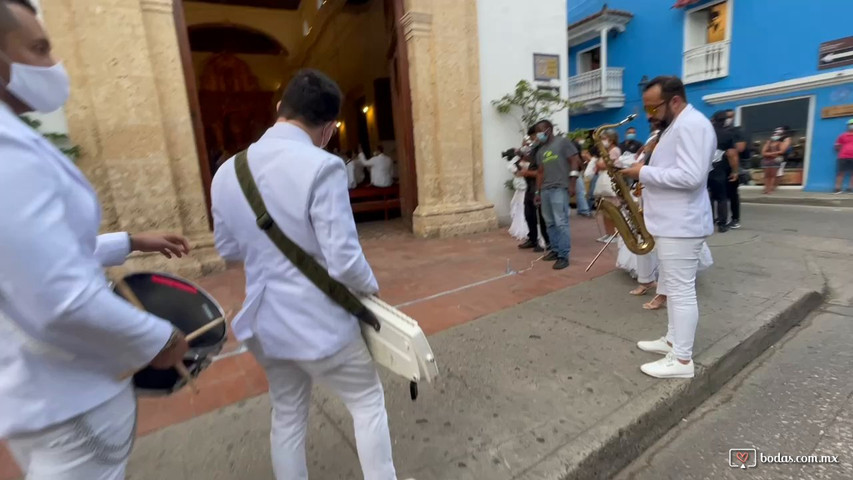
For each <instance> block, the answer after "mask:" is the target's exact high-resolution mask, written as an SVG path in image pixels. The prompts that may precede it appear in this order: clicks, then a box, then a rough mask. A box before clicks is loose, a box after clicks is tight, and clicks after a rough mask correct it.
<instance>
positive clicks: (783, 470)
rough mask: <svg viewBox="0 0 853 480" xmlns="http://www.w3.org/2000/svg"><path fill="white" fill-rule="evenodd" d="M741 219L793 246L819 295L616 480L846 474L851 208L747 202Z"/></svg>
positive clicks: (852, 454)
mask: <svg viewBox="0 0 853 480" xmlns="http://www.w3.org/2000/svg"><path fill="white" fill-rule="evenodd" d="M741 223H742V224H743V225H744V229H746V230H756V231H761V232H765V233H775V234H776V236H775V237H774V240H773V241H779V242H786V243H791V244H798V245H800V248H801V251H802V252H803V255H804V256H807V257H809V258H810V261H811V262H812V263H813V264H814V266H815V267H816V268H818V269H820V271H821V272H822V273H823V275H824V277H825V278H826V280H827V282H828V285H829V288H830V296H829V300H828V301H827V302H826V303H825V304H824V306H823V307H822V308H821V309H820V310H819V311H817V312H814V313H813V314H812V315H811V316H810V317H809V318H808V319H807V320H806V321H804V322H803V323H802V324H801V325H800V326H798V327H795V328H794V329H793V330H792V331H790V332H789V333H788V335H786V336H785V338H784V339H783V340H782V341H781V342H779V343H777V344H776V345H774V347H772V348H771V349H769V350H768V351H767V352H765V353H764V354H763V355H762V356H760V357H759V358H758V359H757V360H755V361H754V362H752V363H751V364H750V365H749V366H748V367H747V368H745V369H744V370H743V371H742V372H741V373H740V374H739V375H738V376H736V377H735V378H734V379H732V380H731V381H730V382H729V383H728V384H727V385H726V386H725V388H723V389H722V390H721V391H720V392H718V393H717V394H716V395H714V396H713V397H712V398H711V399H709V400H708V401H707V402H705V403H704V404H703V405H702V406H701V407H700V408H698V409H697V410H695V411H694V412H692V413H691V414H690V415H689V416H688V417H687V418H685V419H684V420H683V421H682V423H681V424H680V425H679V426H678V427H676V428H674V429H673V430H671V431H670V432H669V433H668V434H667V435H666V436H664V437H663V438H661V439H660V440H659V441H658V442H657V443H656V444H655V445H653V446H652V447H651V448H649V449H648V450H647V451H646V452H645V453H644V454H643V455H642V456H640V457H639V458H638V459H637V460H635V461H634V462H633V463H632V464H631V465H629V466H628V467H627V468H626V469H625V470H623V471H622V472H621V473H620V474H619V475H618V476H617V477H616V478H617V480H651V479H655V480H658V479H679V480H687V479H715V480H716V479H742V478H749V479H761V480H764V479H767V480H770V479H773V480H786V479H839V480H840V479H850V478H853V375H850V371H851V365H853V350H852V349H851V348H850V345H851V341H853V307H851V305H853V302H851V300H853V256H851V255H850V252H853V241H851V240H853V209H842V208H827V207H797V206H783V205H778V206H777V205H747V206H745V208H744V212H743V215H742V222H741ZM763 237H767V235H763ZM792 261H799V259H792ZM731 449H742V450H741V451H738V450H735V451H733V452H732V451H730V450H731ZM746 449H750V450H746ZM738 453H740V457H738ZM762 455H763V456H764V458H765V459H766V458H767V457H768V456H769V457H772V458H773V459H774V460H777V459H778V460H784V459H783V458H776V457H777V455H784V456H790V457H797V456H816V459H817V460H818V461H817V462H815V461H814V460H815V459H806V460H808V461H809V463H785V464H780V463H768V462H766V461H765V462H762ZM794 460H798V459H796V458H795V459H794ZM730 462H731V465H734V467H732V466H731V465H730ZM753 464H755V466H754V467H752V465H753ZM741 467H744V468H741ZM746 467H749V468H746Z"/></svg>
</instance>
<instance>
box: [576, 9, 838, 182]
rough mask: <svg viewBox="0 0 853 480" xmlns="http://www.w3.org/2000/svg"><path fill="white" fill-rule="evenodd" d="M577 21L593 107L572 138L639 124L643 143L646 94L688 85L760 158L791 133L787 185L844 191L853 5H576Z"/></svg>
mask: <svg viewBox="0 0 853 480" xmlns="http://www.w3.org/2000/svg"><path fill="white" fill-rule="evenodd" d="M568 20H569V27H568V38H569V75H570V77H569V97H570V98H571V99H572V100H573V101H577V102H582V103H583V107H582V108H579V109H575V110H574V111H573V112H572V113H571V118H570V125H571V129H572V130H576V129H586V128H594V127H596V126H598V125H601V124H604V123H614V122H617V121H619V120H621V119H623V118H625V117H626V116H627V115H628V114H631V113H638V114H640V117H639V118H638V120H635V121H634V122H633V126H635V127H636V128H637V130H638V133H639V136H640V137H641V138H640V140H644V139H645V138H646V136H647V135H648V133H649V128H648V124H647V123H646V122H645V121H644V120H643V119H644V118H645V114H644V112H643V109H642V101H641V91H642V87H643V85H644V84H645V83H646V82H647V81H648V80H649V79H651V78H653V77H655V76H657V75H664V74H666V75H678V76H679V77H681V78H682V80H684V82H685V84H686V86H687V97H688V101H689V102H690V103H692V104H693V106H695V107H697V108H698V109H700V110H701V111H702V112H703V113H705V114H706V115H708V116H709V117H710V116H711V114H712V113H713V112H715V111H717V110H723V109H733V110H735V112H736V120H735V121H736V124H738V125H740V126H741V127H742V129H743V130H744V133H745V134H746V136H747V138H748V140H749V144H750V145H751V146H752V145H755V144H756V142H758V143H757V144H758V145H759V147H758V148H759V150H760V145H761V144H763V142H764V141H765V140H766V139H767V138H768V137H769V136H770V133H771V131H772V130H773V128H774V127H776V126H783V125H784V126H788V127H789V128H790V129H791V131H792V132H793V143H794V145H795V146H796V147H795V149H794V152H793V153H792V154H791V157H790V158H789V159H788V162H787V168H786V170H787V173H786V175H785V178H784V180H783V182H782V184H783V185H802V186H803V187H804V189H805V190H809V191H832V190H833V188H834V179H835V168H836V162H835V159H836V153H835V149H834V143H835V139H836V137H837V136H838V135H839V134H840V133H841V132H843V131H844V129H845V122H846V121H847V120H848V119H849V118H850V117H853V37H851V36H850V35H853V1H851V0H786V1H784V2H783V1H779V0H678V1H676V0H641V1H640V0H606V2H605V0H573V1H570V2H569V11H568ZM624 130H625V128H624V127H623V128H622V130H621V131H620V135H621V134H622V133H624ZM753 179H754V180H756V182H758V183H760V181H761V180H760V179H761V173H760V170H757V169H756V170H755V171H754V173H753Z"/></svg>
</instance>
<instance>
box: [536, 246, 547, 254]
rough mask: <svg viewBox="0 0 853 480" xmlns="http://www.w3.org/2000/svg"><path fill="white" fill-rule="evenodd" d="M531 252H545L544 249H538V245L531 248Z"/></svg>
mask: <svg viewBox="0 0 853 480" xmlns="http://www.w3.org/2000/svg"><path fill="white" fill-rule="evenodd" d="M533 251H534V252H536V253H542V252H544V251H545V249H544V248H542V247H540V246H539V245H536V246H535V247H533Z"/></svg>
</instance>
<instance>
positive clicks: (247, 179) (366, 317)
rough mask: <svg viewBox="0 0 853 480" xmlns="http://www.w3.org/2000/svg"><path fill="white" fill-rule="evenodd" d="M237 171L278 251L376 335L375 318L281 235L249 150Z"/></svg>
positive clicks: (239, 157) (237, 164)
mask: <svg viewBox="0 0 853 480" xmlns="http://www.w3.org/2000/svg"><path fill="white" fill-rule="evenodd" d="M234 168H235V169H236V171H237V181H238V182H239V183H240V188H241V189H242V190H243V195H245V196H246V200H248V201H249V205H251V207H252V211H253V212H254V213H255V218H256V219H257V220H256V223H257V225H258V228H260V229H261V230H263V231H264V232H266V234H267V236H268V237H269V238H270V240H272V242H273V243H274V244H275V246H276V247H278V249H279V250H281V253H283V254H284V256H285V257H287V259H288V260H290V262H291V263H293V264H294V265H295V266H296V268H298V269H299V271H300V272H302V274H303V275H305V276H306V277H308V279H309V280H311V282H312V283H313V284H314V285H316V286H317V288H319V289H320V290H321V291H322V292H323V293H325V294H326V295H328V296H329V298H331V299H332V300H334V301H335V303H337V304H338V305H340V306H341V307H343V308H344V309H345V310H346V311H348V312H349V313H351V314H353V315H355V316H356V317H357V318H358V319H359V320H362V321H364V322H367V323H369V324H370V325H371V326H372V327H373V328H375V329H376V330H377V331H378V330H379V323H378V322H377V321H376V319H375V317H374V316H373V315H370V314H369V312H368V311H367V307H365V306H364V304H362V303H361V301H360V300H359V299H358V298H357V297H356V296H355V295H354V294H353V293H352V292H351V291H350V290H349V289H348V288H347V287H346V286H344V285H343V284H342V283H341V282H339V281H337V280H335V279H334V278H332V277H330V276H329V272H327V271H326V269H325V268H323V266H322V265H320V264H319V263H318V262H317V260H315V259H314V257H312V256H311V255H309V254H308V253H306V252H305V250H303V249H302V247H300V246H299V245H297V244H296V243H295V242H293V240H291V239H290V238H289V237H288V236H287V235H285V234H284V232H282V231H281V228H279V226H278V225H276V223H275V220H273V218H272V217H271V216H270V214H269V212H268V211H267V207H266V204H264V199H263V198H261V192H260V191H258V186H257V184H256V183H255V179H254V177H252V171H251V170H250V169H249V158H248V154H247V151H246V150H243V151H242V152H240V153H238V154H237V156H236V158H235V159H234Z"/></svg>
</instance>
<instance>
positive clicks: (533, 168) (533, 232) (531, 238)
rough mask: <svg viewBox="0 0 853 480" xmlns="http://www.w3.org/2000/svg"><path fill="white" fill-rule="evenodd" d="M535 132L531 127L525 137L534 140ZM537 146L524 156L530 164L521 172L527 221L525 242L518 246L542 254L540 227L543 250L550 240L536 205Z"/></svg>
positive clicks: (549, 247)
mask: <svg viewBox="0 0 853 480" xmlns="http://www.w3.org/2000/svg"><path fill="white" fill-rule="evenodd" d="M535 135H536V131H535V130H534V128H533V127H530V128H529V129H528V130H527V136H528V137H531V138H535ZM538 148H539V147H538V143H537V146H536V147H534V148H533V150H532V151H531V152H530V153H529V154H528V155H527V156H526V158H525V159H526V160H527V161H529V162H530V166H529V167H527V170H523V171H522V176H524V180H526V181H527V190H525V192H524V219H525V220H526V221H527V230H528V233H527V241H526V242H524V243H522V244H521V245H519V246H518V248H521V249H528V248H532V249H533V251H534V252H542V251H543V249H542V247H540V246H539V230H540V226H541V230H542V240H545V248H547V249H549V250H550V249H551V239H550V238H548V231H547V230H548V229H547V228H545V218H544V217H543V216H542V210H541V209H540V208H539V207H538V206H537V205H536V200H535V199H536V175H537V170H538V169H539V165H538V164H537V163H536V152H537V150H538Z"/></svg>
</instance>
